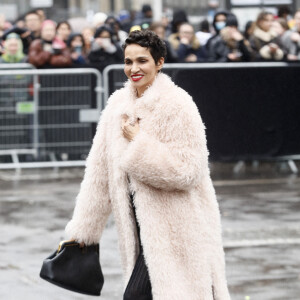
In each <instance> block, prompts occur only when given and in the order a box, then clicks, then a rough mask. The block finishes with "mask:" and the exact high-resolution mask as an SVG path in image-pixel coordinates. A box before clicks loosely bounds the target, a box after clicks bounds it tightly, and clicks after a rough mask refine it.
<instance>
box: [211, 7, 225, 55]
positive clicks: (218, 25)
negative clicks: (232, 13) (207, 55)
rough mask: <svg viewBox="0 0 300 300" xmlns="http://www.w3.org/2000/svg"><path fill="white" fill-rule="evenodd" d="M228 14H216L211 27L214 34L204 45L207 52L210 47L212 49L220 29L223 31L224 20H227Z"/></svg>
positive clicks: (219, 12) (220, 12)
mask: <svg viewBox="0 0 300 300" xmlns="http://www.w3.org/2000/svg"><path fill="white" fill-rule="evenodd" d="M227 15H228V12H227V11H223V10H222V11H218V12H216V14H215V16H214V20H213V27H214V30H215V34H214V35H213V36H212V37H211V38H210V39H209V40H208V41H207V43H206V49H207V51H208V52H209V50H210V48H211V47H214V45H213V44H214V42H215V39H216V38H217V36H218V35H219V33H220V31H221V29H223V28H224V27H225V26H226V18H227Z"/></svg>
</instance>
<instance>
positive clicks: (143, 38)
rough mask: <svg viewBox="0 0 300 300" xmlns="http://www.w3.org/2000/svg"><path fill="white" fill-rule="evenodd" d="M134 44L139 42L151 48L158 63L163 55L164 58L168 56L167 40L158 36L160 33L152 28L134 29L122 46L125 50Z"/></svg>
mask: <svg viewBox="0 0 300 300" xmlns="http://www.w3.org/2000/svg"><path fill="white" fill-rule="evenodd" d="M132 44H137V45H140V46H141V47H145V48H147V49H149V51H150V53H151V56H152V57H153V59H154V62H155V64H157V63H158V61H159V59H160V58H161V57H163V58H164V59H165V58H166V55H167V48H166V44H165V42H164V41H163V40H161V39H160V38H159V37H158V35H157V34H155V33H154V32H153V31H151V30H143V31H141V30H134V31H132V32H131V33H130V34H129V36H128V38H127V39H126V40H125V43H124V44H123V46H122V48H123V51H125V49H126V47H127V46H128V45H132Z"/></svg>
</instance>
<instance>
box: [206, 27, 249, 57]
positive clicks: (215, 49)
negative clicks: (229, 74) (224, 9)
mask: <svg viewBox="0 0 300 300" xmlns="http://www.w3.org/2000/svg"><path fill="white" fill-rule="evenodd" d="M225 30H226V28H224V29H223V30H222V31H221V34H219V35H218V36H217V37H216V38H215V39H214V40H213V42H212V43H211V45H210V48H209V51H208V61H209V62H230V61H231V60H230V59H229V58H228V54H229V53H233V52H236V53H238V54H239V60H238V61H244V62H248V61H251V60H252V53H251V49H250V44H249V42H248V41H246V40H244V39H243V40H241V41H233V40H229V39H227V38H226V36H225V35H223V34H222V33H223V32H224V33H225ZM247 43H248V44H249V45H247Z"/></svg>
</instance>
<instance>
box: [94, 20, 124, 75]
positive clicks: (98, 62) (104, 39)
mask: <svg viewBox="0 0 300 300" xmlns="http://www.w3.org/2000/svg"><path fill="white" fill-rule="evenodd" d="M88 59H89V61H90V63H91V64H93V65H94V66H95V67H96V68H97V69H99V70H100V71H103V69H104V68H105V67H106V66H108V65H111V64H118V63H121V62H122V59H123V53H122V49H121V47H120V46H119V45H118V43H116V42H114V40H113V32H112V30H111V28H110V27H109V26H108V25H103V26H100V27H99V28H97V30H96V32H95V34H94V40H93V41H92V45H91V51H90V53H89V54H88Z"/></svg>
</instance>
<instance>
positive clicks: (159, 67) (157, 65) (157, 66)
mask: <svg viewBox="0 0 300 300" xmlns="http://www.w3.org/2000/svg"><path fill="white" fill-rule="evenodd" d="M164 63H165V59H164V58H163V57H161V58H160V59H159V60H158V62H157V64H156V68H157V71H158V72H159V71H160V70H161V69H162V67H163V65H164Z"/></svg>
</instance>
